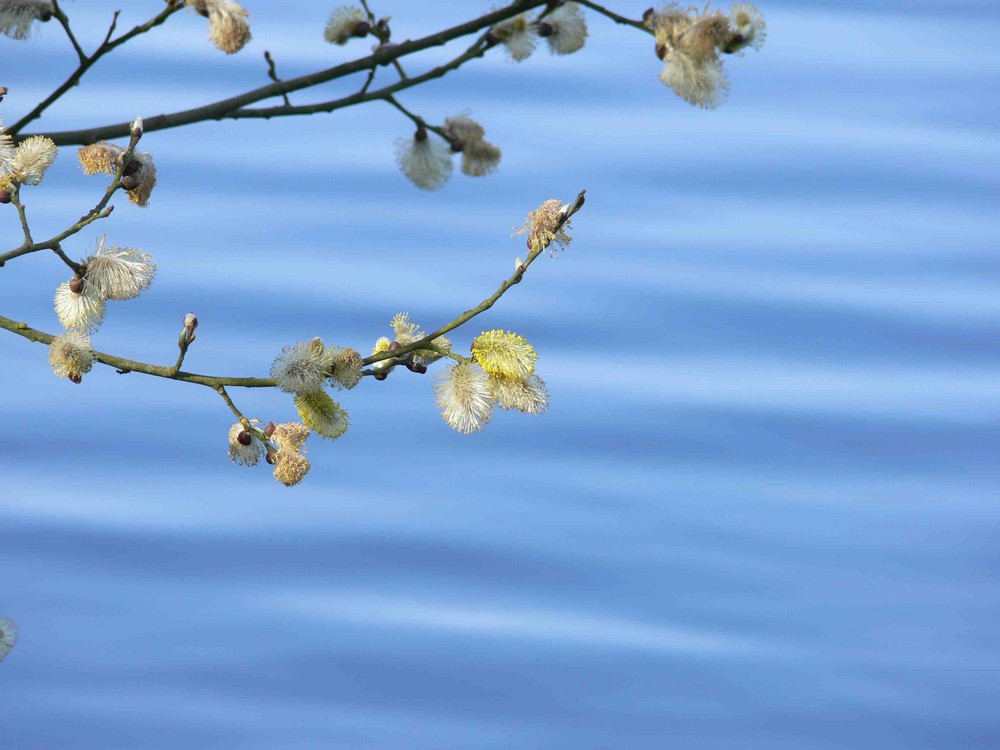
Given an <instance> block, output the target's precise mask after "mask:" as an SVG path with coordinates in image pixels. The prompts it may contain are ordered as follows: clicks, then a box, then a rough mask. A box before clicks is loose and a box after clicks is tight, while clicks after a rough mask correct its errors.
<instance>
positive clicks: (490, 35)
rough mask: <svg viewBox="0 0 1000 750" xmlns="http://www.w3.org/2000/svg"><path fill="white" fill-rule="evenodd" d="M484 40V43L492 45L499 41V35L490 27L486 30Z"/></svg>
mask: <svg viewBox="0 0 1000 750" xmlns="http://www.w3.org/2000/svg"><path fill="white" fill-rule="evenodd" d="M485 40H486V44H487V45H489V46H490V47H492V46H493V45H494V44H497V43H499V42H500V36H499V35H498V34H497V32H496V31H495V30H493V29H490V30H489V31H487V32H486V37H485Z"/></svg>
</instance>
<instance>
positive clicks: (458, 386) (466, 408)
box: [434, 361, 493, 435]
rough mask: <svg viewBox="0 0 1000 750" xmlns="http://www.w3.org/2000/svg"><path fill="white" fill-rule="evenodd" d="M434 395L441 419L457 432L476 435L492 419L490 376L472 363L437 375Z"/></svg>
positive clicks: (463, 364) (451, 368)
mask: <svg viewBox="0 0 1000 750" xmlns="http://www.w3.org/2000/svg"><path fill="white" fill-rule="evenodd" d="M434 391H435V392H436V394H437V405H438V407H439V408H440V409H441V416H442V417H444V420H445V421H446V422H447V423H448V424H449V425H451V426H452V428H453V429H455V430H457V431H458V432H461V433H463V434H466V435H468V434H470V433H473V432H478V431H479V430H481V429H483V428H484V427H485V426H486V425H487V424H488V423H489V421H490V417H491V416H492V415H493V395H492V390H491V388H490V380H489V376H488V375H487V374H486V371H485V370H483V368H482V367H480V366H479V365H477V364H476V363H475V362H472V361H466V362H460V363H459V364H456V365H453V366H451V367H449V368H448V369H447V370H445V371H444V372H443V373H439V374H438V376H437V383H435V384H434Z"/></svg>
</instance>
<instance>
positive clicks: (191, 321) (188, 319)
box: [184, 313, 198, 331]
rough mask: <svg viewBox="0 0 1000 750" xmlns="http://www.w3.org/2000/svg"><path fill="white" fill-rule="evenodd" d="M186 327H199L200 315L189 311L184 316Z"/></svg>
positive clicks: (189, 328)
mask: <svg viewBox="0 0 1000 750" xmlns="http://www.w3.org/2000/svg"><path fill="white" fill-rule="evenodd" d="M184 327H185V328H187V329H188V330H189V331H193V330H194V329H195V328H197V327H198V316H197V315H195V314H194V313H188V314H187V315H185V316H184Z"/></svg>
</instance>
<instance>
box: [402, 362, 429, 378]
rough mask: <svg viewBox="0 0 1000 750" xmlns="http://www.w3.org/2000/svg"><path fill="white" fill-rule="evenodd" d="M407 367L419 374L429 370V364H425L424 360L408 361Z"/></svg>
mask: <svg viewBox="0 0 1000 750" xmlns="http://www.w3.org/2000/svg"><path fill="white" fill-rule="evenodd" d="M406 369H407V370H409V371H410V372H415V373H417V374H418V375H423V374H424V373H425V372H427V365H425V364H423V363H422V362H407V363H406Z"/></svg>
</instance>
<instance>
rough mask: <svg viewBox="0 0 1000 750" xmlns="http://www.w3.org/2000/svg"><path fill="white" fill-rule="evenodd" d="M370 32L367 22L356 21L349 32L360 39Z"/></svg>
mask: <svg viewBox="0 0 1000 750" xmlns="http://www.w3.org/2000/svg"><path fill="white" fill-rule="evenodd" d="M371 30H372V26H371V24H370V23H368V22H367V21H358V22H357V23H356V24H355V25H354V30H353V31H352V32H351V35H352V36H356V37H362V36H368V32H369V31H371Z"/></svg>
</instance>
